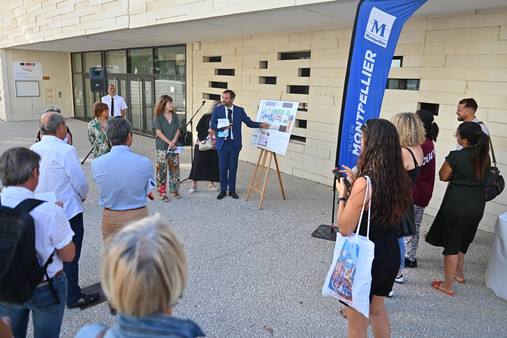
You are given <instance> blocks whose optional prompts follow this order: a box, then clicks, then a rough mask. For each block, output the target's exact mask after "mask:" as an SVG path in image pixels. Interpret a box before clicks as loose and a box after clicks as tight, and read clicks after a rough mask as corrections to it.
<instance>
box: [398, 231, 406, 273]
mask: <svg viewBox="0 0 507 338" xmlns="http://www.w3.org/2000/svg"><path fill="white" fill-rule="evenodd" d="M398 243H400V257H401V263H400V270H403V269H405V241H404V240H403V237H402V238H398Z"/></svg>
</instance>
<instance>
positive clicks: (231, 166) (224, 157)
mask: <svg viewBox="0 0 507 338" xmlns="http://www.w3.org/2000/svg"><path fill="white" fill-rule="evenodd" d="M238 158H239V151H237V150H236V148H234V142H233V141H232V140H225V141H224V145H223V147H222V149H220V150H218V165H219V170H220V190H222V191H225V190H227V187H229V191H235V190H236V173H237V171H238Z"/></svg>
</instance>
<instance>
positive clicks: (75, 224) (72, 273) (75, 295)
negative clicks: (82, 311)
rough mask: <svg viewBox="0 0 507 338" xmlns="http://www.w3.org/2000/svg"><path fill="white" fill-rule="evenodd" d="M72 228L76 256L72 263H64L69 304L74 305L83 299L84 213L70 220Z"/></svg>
mask: <svg viewBox="0 0 507 338" xmlns="http://www.w3.org/2000/svg"><path fill="white" fill-rule="evenodd" d="M69 223H70V227H71V229H72V231H74V236H73V237H72V242H74V245H75V246H76V255H75V256H74V259H73V260H72V262H69V263H67V262H63V271H65V274H66V275H67V280H68V288H67V304H72V303H74V302H76V301H78V300H79V299H80V298H81V288H80V287H79V266H78V261H79V257H80V256H81V246H82V244H83V234H84V227H83V213H79V214H77V215H76V216H74V217H72V218H71V219H69Z"/></svg>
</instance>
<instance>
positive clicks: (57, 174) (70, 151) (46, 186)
mask: <svg viewBox="0 0 507 338" xmlns="http://www.w3.org/2000/svg"><path fill="white" fill-rule="evenodd" d="M30 150H33V151H35V152H36V153H37V154H39V155H40V157H41V161H40V177H39V185H38V186H37V189H35V193H42V192H48V191H52V192H54V193H55V195H56V198H57V199H58V200H59V201H62V202H63V209H64V210H65V215H66V216H67V219H71V218H72V217H74V216H76V215H77V214H79V213H81V212H83V203H82V202H81V200H82V199H84V198H86V195H87V194H88V179H87V177H86V174H85V173H84V171H83V169H81V165H80V164H79V159H78V157H77V152H76V148H74V147H73V146H71V145H68V144H67V143H65V142H63V141H62V140H61V139H59V138H58V137H56V136H53V135H44V137H43V138H42V140H41V141H40V142H37V143H34V144H33V145H32V146H31V147H30Z"/></svg>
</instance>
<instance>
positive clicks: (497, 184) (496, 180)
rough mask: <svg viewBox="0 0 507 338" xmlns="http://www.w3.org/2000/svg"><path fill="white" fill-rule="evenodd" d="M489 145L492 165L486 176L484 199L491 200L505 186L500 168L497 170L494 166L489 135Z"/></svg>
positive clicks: (493, 154)
mask: <svg viewBox="0 0 507 338" xmlns="http://www.w3.org/2000/svg"><path fill="white" fill-rule="evenodd" d="M489 145H490V148H491V155H492V156H493V163H494V165H493V166H491V172H490V174H489V176H488V181H487V182H486V201H491V200H492V199H494V198H495V197H497V196H498V195H500V194H501V193H502V191H503V189H504V188H505V181H504V179H503V177H502V175H500V170H498V167H497V166H496V158H495V151H494V150H493V143H492V142H491V137H490V138H489Z"/></svg>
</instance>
